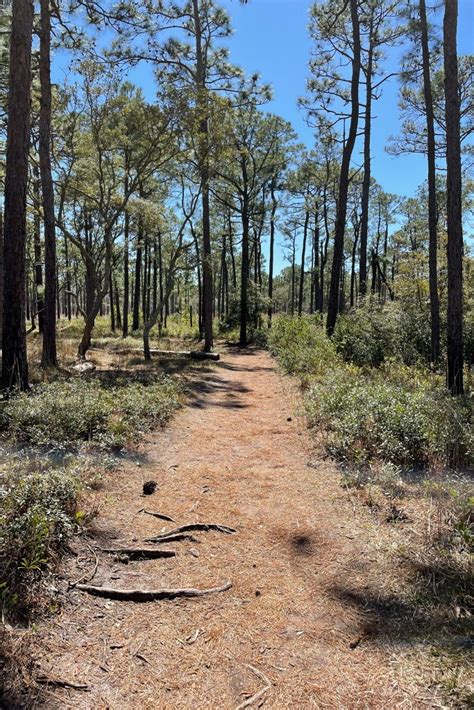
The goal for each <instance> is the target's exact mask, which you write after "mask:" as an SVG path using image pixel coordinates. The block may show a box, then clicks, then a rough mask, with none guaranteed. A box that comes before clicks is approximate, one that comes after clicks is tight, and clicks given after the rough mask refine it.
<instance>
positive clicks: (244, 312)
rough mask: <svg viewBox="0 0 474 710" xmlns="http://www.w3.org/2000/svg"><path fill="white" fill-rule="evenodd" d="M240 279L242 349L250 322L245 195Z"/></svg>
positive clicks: (247, 205)
mask: <svg viewBox="0 0 474 710" xmlns="http://www.w3.org/2000/svg"><path fill="white" fill-rule="evenodd" d="M242 169H243V171H244V182H245V179H246V166H245V165H244V162H243V163H242ZM241 260H242V264H241V279H240V340H239V343H240V345H241V346H242V347H244V346H246V345H247V324H248V323H247V322H248V283H249V202H248V196H247V194H246V193H245V194H244V198H243V202H242V255H241Z"/></svg>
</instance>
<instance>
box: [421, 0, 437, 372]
mask: <svg viewBox="0 0 474 710" xmlns="http://www.w3.org/2000/svg"><path fill="white" fill-rule="evenodd" d="M419 11H420V25H421V47H422V53H423V96H424V101H425V112H426V140H427V155H428V229H429V285H430V310H431V359H432V362H434V363H436V362H438V360H439V337H440V324H439V295H438V234H437V226H438V225H437V222H438V219H437V212H438V208H437V204H436V203H437V200H436V155H435V151H436V144H435V130H434V113H433V97H432V91H431V77H430V51H429V45H428V22H427V19H426V5H425V0H419Z"/></svg>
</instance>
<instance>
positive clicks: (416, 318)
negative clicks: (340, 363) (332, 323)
mask: <svg viewBox="0 0 474 710" xmlns="http://www.w3.org/2000/svg"><path fill="white" fill-rule="evenodd" d="M333 342H334V345H335V348H336V350H337V352H338V353H339V354H340V355H341V357H342V358H343V359H344V360H346V361H347V362H352V363H354V364H355V365H359V366H360V367H364V366H368V367H378V366H379V365H380V364H381V363H383V362H384V361H385V360H387V359H389V358H394V357H396V358H398V359H399V360H401V361H402V362H404V363H405V364H407V365H413V364H416V363H417V362H420V361H424V362H429V359H430V330H429V317H428V314H427V313H424V312H423V311H422V310H416V311H414V310H413V309H410V308H405V307H404V306H403V304H400V303H389V304H386V305H385V306H383V307H382V306H379V305H377V304H374V303H371V302H367V303H366V305H365V306H364V307H362V308H359V309H357V310H356V311H350V312H349V313H345V314H342V315H340V316H339V318H338V320H337V324H336V328H335V331H334V336H333Z"/></svg>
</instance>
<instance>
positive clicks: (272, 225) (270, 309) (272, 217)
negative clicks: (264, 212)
mask: <svg viewBox="0 0 474 710" xmlns="http://www.w3.org/2000/svg"><path fill="white" fill-rule="evenodd" d="M275 187H276V186H275V180H272V182H271V185H270V194H271V197H272V211H271V213H270V254H269V257H268V300H269V304H268V327H269V328H271V325H272V315H273V302H272V300H273V269H274V259H275V215H276V210H277V201H276V197H275Z"/></svg>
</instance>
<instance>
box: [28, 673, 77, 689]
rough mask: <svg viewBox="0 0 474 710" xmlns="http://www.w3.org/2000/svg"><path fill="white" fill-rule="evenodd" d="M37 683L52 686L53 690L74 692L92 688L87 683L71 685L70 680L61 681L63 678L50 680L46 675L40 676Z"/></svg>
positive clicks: (36, 679)
mask: <svg viewBox="0 0 474 710" xmlns="http://www.w3.org/2000/svg"><path fill="white" fill-rule="evenodd" d="M35 682H36V683H39V684H40V685H50V686H52V687H53V688H72V689H73V690H84V691H89V690H90V688H89V686H88V685H86V684H85V683H71V681H69V680H61V678H48V676H46V675H42V676H38V678H35Z"/></svg>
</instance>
